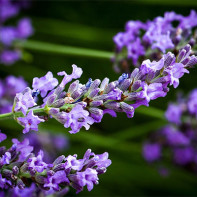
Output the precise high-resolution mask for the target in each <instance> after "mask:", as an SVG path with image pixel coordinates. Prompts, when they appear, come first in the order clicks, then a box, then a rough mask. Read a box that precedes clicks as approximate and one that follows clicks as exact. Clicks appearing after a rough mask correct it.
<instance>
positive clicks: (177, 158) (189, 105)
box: [143, 48, 197, 173]
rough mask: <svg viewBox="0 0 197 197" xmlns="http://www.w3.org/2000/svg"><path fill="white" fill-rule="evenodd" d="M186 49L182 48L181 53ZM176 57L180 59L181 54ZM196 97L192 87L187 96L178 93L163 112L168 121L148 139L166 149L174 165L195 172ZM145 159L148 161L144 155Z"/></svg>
mask: <svg viewBox="0 0 197 197" xmlns="http://www.w3.org/2000/svg"><path fill="white" fill-rule="evenodd" d="M188 49H189V48H188ZM186 51H187V50H183V51H182V52H183V54H184V53H186ZM183 56H184V55H183ZM178 58H179V59H180V61H181V59H182V57H181V55H180V57H178ZM196 98H197V90H196V89H194V90H193V91H192V92H191V93H190V94H189V95H188V97H186V98H183V97H182V95H179V97H178V99H177V103H176V104H172V103H170V104H169V106H168V109H167V111H166V113H165V117H166V119H167V120H168V122H169V123H168V124H167V125H166V126H164V127H163V128H162V129H160V130H159V131H157V132H156V133H154V134H152V136H151V137H150V140H149V141H150V142H149V143H150V144H157V145H158V146H160V148H161V149H162V151H163V152H164V153H165V151H167V152H168V153H169V154H168V156H169V157H171V158H173V161H174V163H175V164H176V165H180V166H182V167H185V168H186V169H187V170H189V171H191V172H195V173H196V169H197V168H196V164H197V162H196V161H197V159H196V158H197V157H196V155H197V149H196V141H197V136H196V129H197V127H196V119H197V116H196V106H197V105H196ZM149 143H148V145H149ZM144 147H145V146H144ZM143 150H144V148H143ZM143 155H144V154H143ZM144 157H145V156H144ZM145 159H146V160H147V161H148V159H147V158H146V157H145ZM164 159H165V158H164Z"/></svg>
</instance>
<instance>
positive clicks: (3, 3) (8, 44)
mask: <svg viewBox="0 0 197 197" xmlns="http://www.w3.org/2000/svg"><path fill="white" fill-rule="evenodd" d="M23 4H24V1H20V2H19V1H13V0H0V35H1V36H0V45H1V52H0V64H5V65H11V64H13V63H15V62H16V61H18V60H19V59H20V58H21V57H22V52H21V51H20V49H18V47H16V46H15V45H14V44H13V43H14V42H15V41H19V42H20V41H21V40H22V41H24V39H26V38H28V37H29V36H31V35H32V34H33V28H32V25H31V21H30V19H28V18H23V19H21V20H20V21H19V22H18V26H17V27H14V26H6V25H5V24H4V22H5V21H6V20H7V19H9V18H10V17H13V16H15V15H17V14H18V13H19V11H20V9H21V8H24V7H25V6H24V5H23ZM26 4H27V1H26Z"/></svg>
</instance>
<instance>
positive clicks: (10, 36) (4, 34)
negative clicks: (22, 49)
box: [0, 27, 17, 46]
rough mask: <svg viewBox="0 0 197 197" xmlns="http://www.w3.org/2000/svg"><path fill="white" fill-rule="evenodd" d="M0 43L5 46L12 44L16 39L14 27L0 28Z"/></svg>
mask: <svg viewBox="0 0 197 197" xmlns="http://www.w3.org/2000/svg"><path fill="white" fill-rule="evenodd" d="M0 35H1V37H0V42H1V43H3V44H4V45H6V46H9V45H11V44H12V42H13V41H14V40H15V39H16V37H17V35H16V30H15V28H14V27H2V28H0Z"/></svg>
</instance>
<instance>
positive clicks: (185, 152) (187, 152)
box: [174, 147, 194, 165]
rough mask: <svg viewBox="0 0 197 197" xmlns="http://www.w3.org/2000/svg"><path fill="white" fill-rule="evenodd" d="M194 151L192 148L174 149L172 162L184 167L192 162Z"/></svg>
mask: <svg viewBox="0 0 197 197" xmlns="http://www.w3.org/2000/svg"><path fill="white" fill-rule="evenodd" d="M193 159H194V149H193V148H192V147H185V148H176V149H174V160H175V162H176V163H177V164H179V165H186V164H187V163H189V162H191V161H193Z"/></svg>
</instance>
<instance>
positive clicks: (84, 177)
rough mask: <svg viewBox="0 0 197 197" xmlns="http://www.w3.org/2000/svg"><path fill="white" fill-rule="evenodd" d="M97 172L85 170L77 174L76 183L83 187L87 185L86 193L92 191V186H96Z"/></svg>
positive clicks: (89, 169)
mask: <svg viewBox="0 0 197 197" xmlns="http://www.w3.org/2000/svg"><path fill="white" fill-rule="evenodd" d="M97 174H98V173H97V171H96V170H95V169H91V168H87V169H86V170H85V171H83V172H77V175H76V176H77V183H78V184H79V185H80V186H81V187H84V186H85V185H87V189H88V191H91V190H92V189H93V186H94V184H98V176H97ZM77 192H79V191H77Z"/></svg>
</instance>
